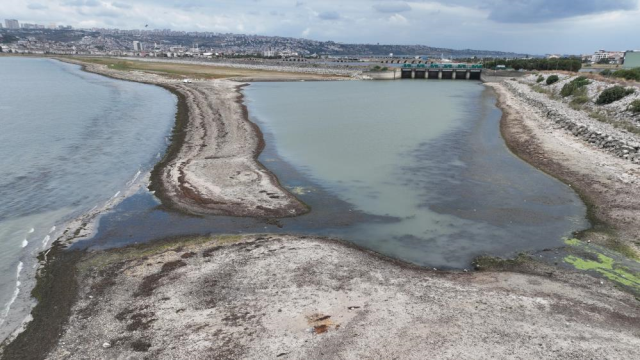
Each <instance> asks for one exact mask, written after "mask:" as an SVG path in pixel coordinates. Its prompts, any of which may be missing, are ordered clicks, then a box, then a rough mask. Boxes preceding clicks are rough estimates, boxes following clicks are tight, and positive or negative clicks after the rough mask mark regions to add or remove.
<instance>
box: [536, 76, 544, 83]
mask: <svg viewBox="0 0 640 360" xmlns="http://www.w3.org/2000/svg"><path fill="white" fill-rule="evenodd" d="M543 81H544V76H542V75H538V78H537V79H536V82H537V83H541V82H543Z"/></svg>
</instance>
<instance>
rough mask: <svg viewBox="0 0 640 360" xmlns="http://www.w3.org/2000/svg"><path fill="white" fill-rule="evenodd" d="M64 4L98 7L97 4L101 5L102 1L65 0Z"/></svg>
mask: <svg viewBox="0 0 640 360" xmlns="http://www.w3.org/2000/svg"><path fill="white" fill-rule="evenodd" d="M62 4H63V5H65V6H77V7H82V6H87V7H96V6H100V2H99V1H96V0H71V1H65V2H64V3H62Z"/></svg>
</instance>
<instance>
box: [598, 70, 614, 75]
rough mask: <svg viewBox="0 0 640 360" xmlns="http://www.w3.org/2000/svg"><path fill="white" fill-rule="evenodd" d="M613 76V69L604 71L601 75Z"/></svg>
mask: <svg viewBox="0 0 640 360" xmlns="http://www.w3.org/2000/svg"><path fill="white" fill-rule="evenodd" d="M611 74H613V71H611V69H604V70H602V71H600V75H602V76H611Z"/></svg>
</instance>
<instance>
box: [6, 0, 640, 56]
mask: <svg viewBox="0 0 640 360" xmlns="http://www.w3.org/2000/svg"><path fill="white" fill-rule="evenodd" d="M0 18H1V19H6V18H9V19H13V18H15V19H18V20H19V21H21V22H29V23H38V24H43V25H48V24H50V23H56V24H58V25H72V26H74V27H79V28H91V27H108V28H120V29H141V28H144V27H145V25H148V28H149V29H155V28H158V29H166V28H170V29H172V30H185V31H214V32H225V33H226V32H231V33H242V34H259V35H273V36H287V37H299V38H308V39H314V40H322V41H327V40H333V41H336V42H342V43H370V44H376V43H380V44H421V45H429V46H436V47H446V48H453V49H467V48H470V49H479V50H500V51H513V52H520V53H529V54H583V53H584V54H586V53H592V52H594V51H596V50H598V49H606V50H630V49H640V36H638V34H640V0H511V1H507V0H448V1H446V0H415V1H401V0H209V1H207V0H184V1H178V0H0Z"/></svg>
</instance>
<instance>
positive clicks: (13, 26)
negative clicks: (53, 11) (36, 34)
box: [0, 19, 73, 30]
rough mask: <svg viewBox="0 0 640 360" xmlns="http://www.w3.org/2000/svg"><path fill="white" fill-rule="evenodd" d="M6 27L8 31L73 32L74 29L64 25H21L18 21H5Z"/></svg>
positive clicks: (0, 25) (0, 27) (0, 26)
mask: <svg viewBox="0 0 640 360" xmlns="http://www.w3.org/2000/svg"><path fill="white" fill-rule="evenodd" d="M4 27H5V28H6V29H9V30H19V29H29V30H30V29H50V30H72V29H73V27H71V26H64V25H56V24H54V23H51V24H49V25H47V26H44V25H40V24H29V23H22V24H21V23H20V22H19V21H18V20H16V19H5V20H4ZM0 29H2V24H1V23H0Z"/></svg>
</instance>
